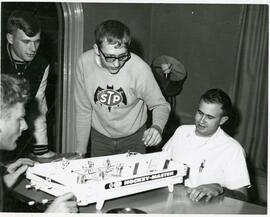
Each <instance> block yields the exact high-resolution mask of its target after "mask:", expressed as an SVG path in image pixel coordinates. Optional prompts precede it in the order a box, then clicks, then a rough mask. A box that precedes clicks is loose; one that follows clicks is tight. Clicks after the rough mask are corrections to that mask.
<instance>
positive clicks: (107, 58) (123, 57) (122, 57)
mask: <svg viewBox="0 0 270 217" xmlns="http://www.w3.org/2000/svg"><path fill="white" fill-rule="evenodd" d="M98 50H99V51H100V53H101V54H102V56H103V57H104V59H105V61H106V62H108V63H113V62H114V61H115V60H118V61H121V62H125V61H128V60H129V59H130V53H129V52H128V53H125V54H123V55H120V56H118V57H115V56H106V55H105V54H104V53H103V51H102V50H101V49H100V48H99V47H98Z"/></svg>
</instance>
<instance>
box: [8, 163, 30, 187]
mask: <svg viewBox="0 0 270 217" xmlns="http://www.w3.org/2000/svg"><path fill="white" fill-rule="evenodd" d="M34 163H35V162H34V161H32V160H30V159H28V158H21V159H19V160H17V161H15V162H14V163H11V164H8V165H7V166H6V168H7V172H8V173H9V174H7V175H4V177H3V178H4V182H5V184H6V186H7V187H8V188H11V187H12V186H13V185H14V184H15V183H16V181H17V180H18V178H19V176H20V175H21V174H23V173H24V172H25V171H26V170H27V168H28V167H29V166H34Z"/></svg>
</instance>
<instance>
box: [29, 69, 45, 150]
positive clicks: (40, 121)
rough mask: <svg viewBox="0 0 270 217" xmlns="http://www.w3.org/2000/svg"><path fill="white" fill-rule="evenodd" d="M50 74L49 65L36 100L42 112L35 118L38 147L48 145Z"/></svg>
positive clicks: (35, 134)
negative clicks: (48, 82) (46, 91)
mask: <svg viewBox="0 0 270 217" xmlns="http://www.w3.org/2000/svg"><path fill="white" fill-rule="evenodd" d="M48 74H49V65H48V66H47V68H46V69H45V72H44V75H43V78H42V81H41V83H40V86H39V89H38V92H37V94H36V100H37V102H38V107H39V111H40V114H39V116H38V117H36V118H35V120H34V123H33V124H34V128H35V130H34V136H35V139H36V145H48V137H47V122H46V113H47V110H48V108H47V102H46V97H45V90H46V87H47V80H48Z"/></svg>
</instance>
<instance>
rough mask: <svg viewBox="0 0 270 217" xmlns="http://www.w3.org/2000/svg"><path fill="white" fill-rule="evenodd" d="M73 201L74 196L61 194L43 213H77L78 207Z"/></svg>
mask: <svg viewBox="0 0 270 217" xmlns="http://www.w3.org/2000/svg"><path fill="white" fill-rule="evenodd" d="M74 199H75V196H74V195H73V194H72V193H66V194H63V195H62V196H60V197H57V198H56V199H55V200H54V201H53V202H52V204H51V205H50V206H49V207H48V208H47V210H46V211H45V212H59V213H77V212H78V207H77V203H76V201H75V200H74Z"/></svg>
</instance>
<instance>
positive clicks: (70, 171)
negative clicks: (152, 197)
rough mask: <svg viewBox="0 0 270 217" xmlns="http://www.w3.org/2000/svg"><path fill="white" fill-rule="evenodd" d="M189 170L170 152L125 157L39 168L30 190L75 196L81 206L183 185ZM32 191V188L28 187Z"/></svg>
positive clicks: (34, 171)
mask: <svg viewBox="0 0 270 217" xmlns="http://www.w3.org/2000/svg"><path fill="white" fill-rule="evenodd" d="M186 174H187V166H186V165H184V164H181V163H179V162H175V161H173V160H171V157H170V154H169V153H168V152H166V151H162V152H155V153H149V154H138V153H130V152H128V153H125V154H118V155H110V156H103V157H95V158H85V159H76V160H68V159H65V158H63V159H62V160H61V161H58V162H52V163H42V164H36V165H35V166H34V167H30V168H28V170H27V172H26V178H27V179H29V180H30V187H33V188H35V189H37V190H42V191H44V192H47V193H49V194H51V195H54V196H60V195H62V194H64V193H67V192H72V193H73V194H74V195H75V196H76V198H77V204H78V205H79V206H85V205H88V204H90V203H96V208H97V209H101V208H102V206H103V204H104V201H105V200H108V199H112V198H116V197H121V196H125V195H129V194H134V193H138V192H142V191H147V190H151V189H156V188H161V187H166V186H167V187H168V188H169V191H170V192H172V191H173V186H174V184H177V183H182V182H183V177H184V176H185V175H186ZM28 187H29V186H28Z"/></svg>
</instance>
